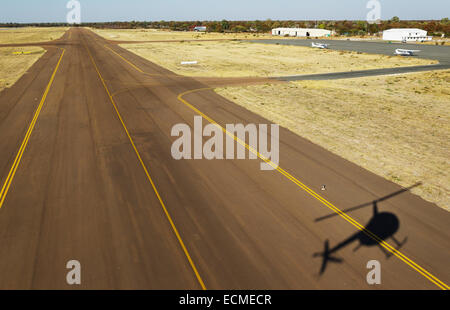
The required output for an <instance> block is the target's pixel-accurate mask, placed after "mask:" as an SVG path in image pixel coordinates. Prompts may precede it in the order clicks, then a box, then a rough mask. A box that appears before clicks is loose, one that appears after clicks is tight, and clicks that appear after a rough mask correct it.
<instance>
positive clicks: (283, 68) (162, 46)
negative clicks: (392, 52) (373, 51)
mask: <svg viewBox="0 0 450 310" xmlns="http://www.w3.org/2000/svg"><path fill="white" fill-rule="evenodd" d="M121 46H122V47H123V48H126V49H128V50H130V51H132V52H134V53H136V54H138V55H140V56H142V57H144V58H146V59H148V60H150V61H152V62H154V63H156V64H159V65H161V66H163V67H165V68H167V69H169V70H171V71H173V72H176V73H178V74H181V75H187V76H210V77H244V76H254V77H267V76H285V75H295V74H314V73H326V72H339V71H350V70H366V69H378V68H389V67H398V66H412V65H426V64H432V63H436V62H435V61H433V60H423V59H417V58H407V57H400V56H385V55H369V54H362V53H356V52H341V51H333V50H320V49H313V48H310V47H303V46H286V45H269V44H259V43H249V42H242V41H219V42H182V43H139V44H123V45H121ZM182 61H198V64H197V65H181V62H182Z"/></svg>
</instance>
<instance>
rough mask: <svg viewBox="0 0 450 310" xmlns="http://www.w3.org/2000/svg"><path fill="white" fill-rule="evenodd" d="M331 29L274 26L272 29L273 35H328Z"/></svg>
mask: <svg viewBox="0 0 450 310" xmlns="http://www.w3.org/2000/svg"><path fill="white" fill-rule="evenodd" d="M331 34H332V31H331V30H327V29H317V28H275V29H272V35H274V36H282V37H284V36H290V37H329V36H331Z"/></svg>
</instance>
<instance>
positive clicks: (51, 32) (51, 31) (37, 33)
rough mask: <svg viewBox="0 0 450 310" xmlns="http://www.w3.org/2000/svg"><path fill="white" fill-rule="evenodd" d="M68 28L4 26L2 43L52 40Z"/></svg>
mask: <svg viewBox="0 0 450 310" xmlns="http://www.w3.org/2000/svg"><path fill="white" fill-rule="evenodd" d="M68 29H69V28H65V27H48V28H44V27H24V28H2V29H1V30H0V44H11V43H34V42H45V41H52V40H56V39H59V38H60V37H61V36H62V35H63V34H64V33H65V32H66V31H67V30H68Z"/></svg>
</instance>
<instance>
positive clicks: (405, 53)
mask: <svg viewBox="0 0 450 310" xmlns="http://www.w3.org/2000/svg"><path fill="white" fill-rule="evenodd" d="M419 52H420V50H404V49H401V48H398V49H396V50H395V54H396V55H400V56H414V53H419Z"/></svg>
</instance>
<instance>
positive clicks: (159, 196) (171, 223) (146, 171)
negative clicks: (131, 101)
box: [83, 41, 206, 290]
mask: <svg viewBox="0 0 450 310" xmlns="http://www.w3.org/2000/svg"><path fill="white" fill-rule="evenodd" d="M83 44H84V47H85V48H86V50H87V51H88V54H89V57H90V58H91V61H92V63H93V64H94V67H95V70H96V71H97V74H98V76H99V77H100V80H101V81H102V84H103V87H104V88H105V90H106V93H107V94H108V97H109V99H110V101H111V103H112V105H113V107H114V110H115V111H116V113H117V116H118V118H119V120H120V122H121V124H122V126H123V129H124V130H125V133H126V135H127V137H128V139H129V140H130V143H131V146H132V147H133V150H134V152H135V153H136V156H137V158H138V160H139V163H140V164H141V166H142V168H143V170H144V172H145V175H146V176H147V179H148V181H149V182H150V184H151V186H152V188H153V191H154V192H155V195H156V197H157V198H158V200H159V203H160V204H161V207H162V209H163V211H164V214H165V215H166V217H167V220H168V221H169V223H170V226H171V227H172V230H173V232H174V234H175V236H176V238H177V240H178V242H179V244H180V246H181V248H182V250H183V252H184V254H185V256H186V258H187V260H188V262H189V265H190V266H191V268H192V270H193V272H194V274H195V277H196V278H197V281H198V283H199V284H200V286H201V288H202V289H203V290H206V286H205V284H204V282H203V279H202V277H201V276H200V273H199V272H198V270H197V267H196V266H195V263H194V261H193V260H192V258H191V255H190V254H189V251H188V249H187V247H186V245H185V244H184V242H183V239H182V238H181V235H180V233H179V232H178V229H177V227H176V226H175V223H174V222H173V220H172V217H171V216H170V213H169V211H168V210H167V208H166V205H165V204H164V201H163V200H162V197H161V195H160V194H159V191H158V189H157V188H156V185H155V183H154V182H153V179H152V177H151V176H150V173H149V171H148V169H147V166H146V165H145V163H144V161H143V160H142V157H141V154H140V153H139V151H138V149H137V147H136V145H135V144H134V141H133V138H132V137H131V135H130V133H129V131H128V128H127V126H126V125H125V122H124V121H123V118H122V116H121V115H120V113H119V109H118V108H117V105H116V103H115V101H114V99H113V97H112V95H111V93H110V91H109V90H108V87H107V86H106V83H105V80H104V79H103V77H102V75H101V73H100V70H99V69H98V67H97V64H96V63H95V60H94V58H93V57H92V54H91V51H90V50H89V48H88V47H87V45H86V43H85V42H84V41H83Z"/></svg>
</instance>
